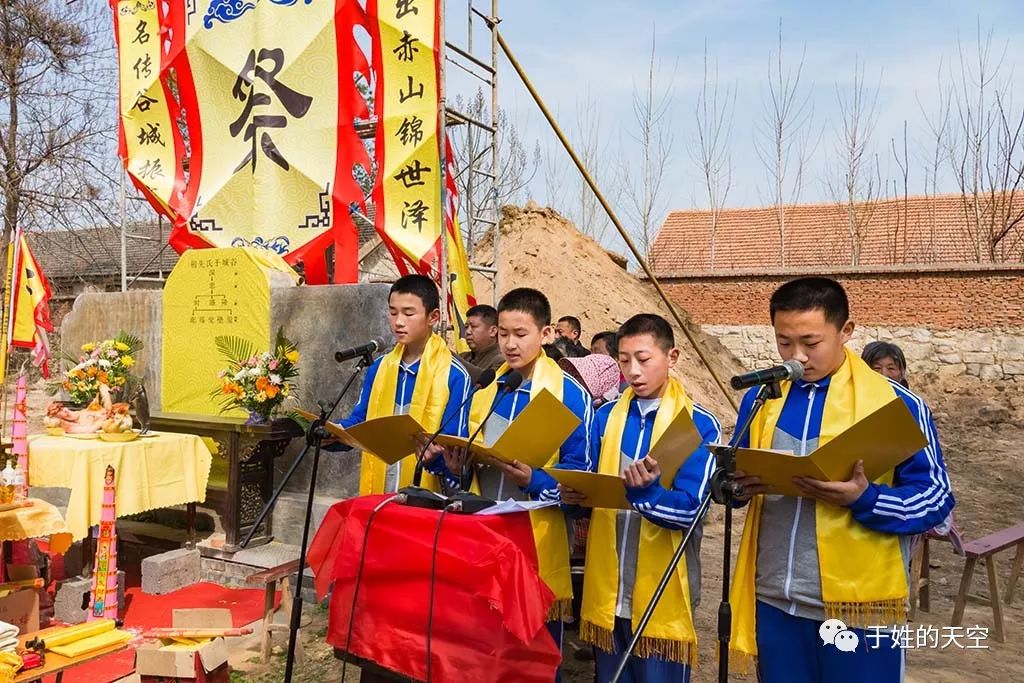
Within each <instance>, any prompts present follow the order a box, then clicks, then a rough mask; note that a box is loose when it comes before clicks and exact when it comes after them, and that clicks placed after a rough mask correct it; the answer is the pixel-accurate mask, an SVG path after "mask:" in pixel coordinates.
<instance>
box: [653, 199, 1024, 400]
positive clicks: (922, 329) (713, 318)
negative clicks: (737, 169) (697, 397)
mask: <svg viewBox="0 0 1024 683" xmlns="http://www.w3.org/2000/svg"><path fill="white" fill-rule="evenodd" d="M1022 210H1024V207H1022ZM1022 213H1024V211H1022ZM974 215H975V214H974V212H973V211H972V210H970V208H969V207H966V208H965V205H964V201H963V198H962V197H961V196H960V195H943V196H938V197H912V198H909V199H907V200H903V199H900V200H894V201H889V202H878V203H876V204H875V205H874V206H873V207H872V208H871V213H870V220H867V219H865V220H864V222H863V223H861V224H860V226H859V228H858V231H859V232H860V233H861V234H860V236H859V237H858V238H857V239H858V244H857V249H856V258H854V248H853V247H854V240H853V239H852V238H851V235H850V229H849V226H850V221H849V215H848V213H847V212H846V210H845V207H840V206H838V205H836V204H811V205H794V206H788V207H786V209H785V231H784V233H783V235H782V237H781V238H780V235H779V229H778V224H779V223H778V213H777V211H776V209H774V208H757V209H725V210H723V211H722V212H721V214H720V215H719V221H718V226H717V229H716V230H715V235H714V249H712V234H711V232H712V231H711V227H710V226H711V214H710V212H708V211H693V210H687V211H674V212H672V213H670V214H669V216H668V217H667V218H666V220H665V222H664V223H663V225H662V228H661V230H660V231H659V233H658V235H657V238H656V239H655V241H654V244H653V247H652V254H651V265H652V267H653V269H654V271H655V273H656V275H657V276H658V278H659V279H660V280H661V281H662V283H663V284H664V286H665V289H666V290H667V291H668V292H669V295H670V296H671V297H672V298H673V299H674V300H675V301H676V302H677V303H678V304H679V305H680V306H682V307H683V308H684V309H685V310H687V311H688V312H689V313H690V314H691V315H692V317H693V319H694V321H695V322H697V323H699V324H700V325H702V326H703V327H704V328H705V329H706V330H707V331H709V332H712V333H714V334H716V335H717V336H718V337H719V338H720V339H721V340H722V342H723V343H724V344H725V345H726V346H727V347H728V348H730V350H732V351H733V353H735V354H736V355H737V357H738V358H739V359H740V360H741V362H743V363H744V364H745V365H748V366H751V367H752V366H758V365H762V364H765V363H769V362H771V361H773V360H775V358H776V356H775V350H774V343H773V337H772V335H771V330H770V327H769V319H768V298H769V296H770V295H771V293H772V291H774V289H775V288H776V287H778V286H779V285H780V284H781V283H783V282H785V281H787V280H790V279H793V278H795V277H800V276H805V275H827V276H830V277H834V278H836V279H837V280H839V281H840V282H842V283H843V285H844V286H845V287H846V289H847V291H848V293H849V295H850V300H851V309H852V315H853V317H854V319H855V321H856V322H857V324H858V326H859V330H858V332H857V334H856V336H855V342H854V344H855V346H858V347H859V346H860V345H862V344H863V343H866V342H867V341H870V340H872V339H887V340H891V341H896V342H897V343H900V344H901V345H902V346H904V347H905V348H904V350H905V351H906V352H907V355H908V358H909V359H910V363H911V367H912V369H913V370H917V371H940V372H944V373H950V374H962V373H966V374H973V375H978V376H982V377H985V378H987V379H997V378H1003V377H1006V378H1019V379H1020V380H1021V381H1024V230H1022V228H1024V222H1022V225H1021V226H1020V227H1018V226H1017V225H1012V226H1009V229H1008V230H1007V231H1006V236H1005V237H1004V238H1003V239H1002V240H1000V241H999V242H998V243H996V244H995V246H994V248H991V249H990V248H989V247H990V246H991V245H988V244H987V243H986V245H983V246H985V248H984V249H982V250H979V248H978V245H979V235H982V232H984V231H978V230H972V229H971V226H972V225H975V224H976V221H974V220H973V218H972V217H973V216H974ZM985 234H988V233H985ZM982 237H984V235H982ZM783 246H784V248H783ZM979 254H980V255H981V257H980V258H979ZM993 254H995V255H997V256H998V257H999V260H998V261H996V262H993V260H992V258H991V257H992V255H993ZM854 261H856V262H855V263H854Z"/></svg>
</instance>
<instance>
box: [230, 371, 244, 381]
mask: <svg viewBox="0 0 1024 683" xmlns="http://www.w3.org/2000/svg"><path fill="white" fill-rule="evenodd" d="M245 375H246V370H245V368H242V369H241V370H239V371H238V372H236V373H235V376H234V377H232V379H233V380H235V381H236V382H241V381H242V380H243V379H245Z"/></svg>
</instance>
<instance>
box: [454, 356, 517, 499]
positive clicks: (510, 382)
mask: <svg viewBox="0 0 1024 683" xmlns="http://www.w3.org/2000/svg"><path fill="white" fill-rule="evenodd" d="M522 383H523V376H522V375H521V374H520V373H519V371H518V370H513V371H512V372H510V373H508V374H507V375H505V383H504V384H503V385H502V387H501V391H500V392H499V395H500V394H502V393H505V394H510V393H512V392H513V391H515V390H516V389H518V388H519V385H520V384H522ZM497 407H498V401H497V399H495V401H494V402H493V403H492V404H491V408H490V410H488V411H487V414H486V415H484V419H482V420H480V426H479V427H477V428H476V431H475V432H473V435H472V436H471V437H469V441H467V442H466V453H469V447H470V446H472V445H473V442H474V441H475V440H476V437H477V436H478V435H479V434H480V432H481V431H483V428H484V425H485V424H487V420H489V419H490V417H491V415H493V414H494V409H495V408H497ZM468 488H469V484H468V483H467V482H466V467H465V466H463V468H462V489H463V490H464V491H465V490H466V489H468Z"/></svg>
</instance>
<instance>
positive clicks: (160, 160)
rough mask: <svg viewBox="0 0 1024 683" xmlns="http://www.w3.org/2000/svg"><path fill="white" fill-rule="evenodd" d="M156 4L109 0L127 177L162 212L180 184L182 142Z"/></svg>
mask: <svg viewBox="0 0 1024 683" xmlns="http://www.w3.org/2000/svg"><path fill="white" fill-rule="evenodd" d="M160 4H161V3H158V2H156V0H111V3H110V5H111V9H112V10H113V12H114V35H115V37H116V39H117V52H118V55H117V56H118V63H119V64H120V66H121V78H120V88H119V92H118V103H119V105H120V109H119V112H120V140H119V147H120V153H121V158H122V159H123V160H124V162H125V168H126V169H127V170H128V176H129V177H130V178H131V179H132V182H133V183H134V184H135V186H136V187H138V188H139V190H140V191H141V192H143V193H144V194H145V195H146V196H147V197H148V198H149V200H150V202H151V203H152V204H153V205H154V207H156V208H157V209H158V210H159V211H162V212H163V213H165V214H166V215H168V216H172V211H171V208H170V203H171V201H172V199H173V195H174V191H175V188H176V187H180V185H181V183H182V169H181V163H180V159H181V157H182V154H181V138H180V136H179V135H177V134H176V133H175V131H174V129H173V123H172V116H171V111H172V106H173V102H172V101H171V99H170V97H169V96H168V94H167V92H165V90H164V84H163V83H162V81H161V73H162V71H163V67H164V64H163V63H162V61H161V55H160V44H161V37H162V36H161V16H160V14H159V5H160Z"/></svg>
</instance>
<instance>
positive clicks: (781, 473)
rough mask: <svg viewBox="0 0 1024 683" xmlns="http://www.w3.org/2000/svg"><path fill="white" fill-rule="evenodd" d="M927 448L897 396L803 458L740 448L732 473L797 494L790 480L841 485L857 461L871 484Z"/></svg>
mask: <svg viewBox="0 0 1024 683" xmlns="http://www.w3.org/2000/svg"><path fill="white" fill-rule="evenodd" d="M927 445H928V439H927V438H925V435H924V434H922V433H921V429H920V427H919V426H918V424H917V421H916V420H915V419H914V416H913V415H911V413H910V410H909V409H908V408H907V406H906V404H905V403H904V402H903V400H902V399H900V398H894V399H893V400H892V401H890V402H889V403H887V404H885V405H884V406H882V407H881V408H879V409H878V410H876V411H875V412H873V413H871V414H870V415H868V416H867V417H865V418H864V419H863V420H860V421H859V422H857V423H856V424H855V425H853V426H852V427H850V428H849V429H847V430H846V431H844V432H843V433H842V434H840V435H838V436H837V437H835V438H834V439H832V440H831V441H829V442H828V443H827V444H825V445H823V446H821V447H820V448H818V449H817V450H815V451H814V452H813V453H811V454H810V455H807V456H799V455H793V454H791V453H786V452H783V451H772V450H760V449H756V448H740V449H737V451H736V469H737V470H741V471H743V472H744V473H746V474H747V475H749V476H755V477H758V478H759V479H760V480H761V483H762V484H765V485H767V486H768V492H769V493H776V494H782V495H786V496H797V497H798V496H800V495H802V494H801V493H800V490H799V489H797V488H796V486H795V485H794V484H793V477H810V478H811V479H818V480H821V481H846V480H847V479H849V478H850V475H851V474H852V472H853V467H854V465H855V464H856V463H857V461H858V460H863V461H864V474H865V476H866V477H867V478H868V480H869V481H874V480H875V479H877V478H878V477H880V476H882V475H883V474H885V473H886V472H888V471H889V470H891V469H893V468H894V467H896V466H897V465H899V464H900V463H902V462H903V461H905V460H906V459H907V458H909V457H910V456H912V455H913V454H914V453H917V452H918V451H919V450H921V449H922V448H924V447H925V446H927Z"/></svg>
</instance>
